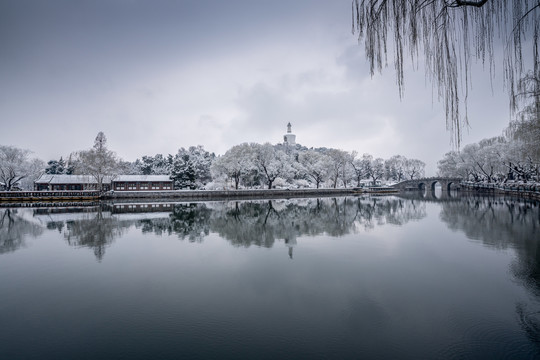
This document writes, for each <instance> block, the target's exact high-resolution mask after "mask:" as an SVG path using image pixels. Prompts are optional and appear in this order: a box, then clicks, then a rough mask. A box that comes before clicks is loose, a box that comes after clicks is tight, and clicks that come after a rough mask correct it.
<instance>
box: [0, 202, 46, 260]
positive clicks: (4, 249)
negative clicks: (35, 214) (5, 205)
mask: <svg viewBox="0 0 540 360" xmlns="http://www.w3.org/2000/svg"><path fill="white" fill-rule="evenodd" d="M24 215H26V213H25V212H24V211H20V210H18V209H1V210H0V254H5V253H10V252H13V251H15V250H17V249H19V248H21V247H23V246H24V244H25V240H26V238H27V237H28V236H31V237H37V236H39V235H41V234H42V233H43V227H42V226H40V224H36V223H34V222H32V218H27V217H25V216H24Z"/></svg>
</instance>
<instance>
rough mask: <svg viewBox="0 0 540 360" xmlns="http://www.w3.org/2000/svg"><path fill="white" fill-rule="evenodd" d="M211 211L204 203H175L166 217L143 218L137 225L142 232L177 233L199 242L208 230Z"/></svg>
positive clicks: (183, 237) (181, 236)
mask: <svg viewBox="0 0 540 360" xmlns="http://www.w3.org/2000/svg"><path fill="white" fill-rule="evenodd" d="M211 213H212V210H211V209H209V208H208V207H207V206H206V205H205V204H176V205H174V207H173V209H172V212H171V213H170V215H169V217H168V218H159V219H143V220H140V221H139V222H138V223H137V226H140V227H141V230H142V232H143V233H148V232H153V233H156V234H158V235H161V234H163V233H166V234H169V235H171V234H177V235H178V237H180V238H181V239H185V238H187V239H189V241H191V242H201V241H202V240H203V239H204V237H205V236H207V235H208V234H209V232H210V224H209V219H210V215H211Z"/></svg>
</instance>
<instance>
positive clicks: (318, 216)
mask: <svg viewBox="0 0 540 360" xmlns="http://www.w3.org/2000/svg"><path fill="white" fill-rule="evenodd" d="M2 214H3V218H2V219H4V220H2V221H3V225H2V227H1V229H2V232H1V235H2V238H1V239H2V246H3V247H2V248H3V249H10V250H9V251H14V250H16V249H17V248H19V247H20V246H22V244H23V243H24V234H23V233H24V232H27V233H35V234H39V233H41V232H42V231H43V229H44V228H46V229H48V230H52V231H58V232H60V233H61V234H63V237H64V239H65V240H66V242H67V243H68V244H69V245H71V246H76V247H85V248H90V249H92V250H93V251H94V254H95V256H96V259H97V260H99V261H101V260H102V259H103V257H104V256H105V251H106V249H107V247H108V246H110V245H111V244H112V243H113V242H114V240H115V238H117V237H119V236H121V235H122V234H124V233H125V232H126V230H127V229H129V228H130V227H134V228H137V229H140V230H141V232H142V233H154V234H156V235H163V234H167V235H175V236H178V238H180V239H182V240H188V241H190V242H202V241H203V240H204V238H205V237H206V236H208V235H209V234H210V233H211V232H213V233H217V234H219V235H220V236H221V237H222V238H224V239H227V240H228V241H229V242H230V243H231V244H232V245H234V246H238V247H249V246H252V245H254V246H261V247H267V248H270V247H272V246H274V244H275V242H276V241H277V240H282V241H283V242H284V243H285V244H286V246H287V247H288V249H289V256H290V257H291V258H292V256H293V248H294V247H295V246H296V242H297V240H296V239H297V237H299V236H303V235H308V236H315V235H321V234H326V235H330V236H343V235H346V234H350V233H356V232H359V231H370V230H372V229H374V228H375V227H377V226H382V225H385V224H393V225H403V224H406V223H407V222H409V221H412V220H419V219H422V218H424V217H425V216H426V204H425V202H424V201H421V200H418V199H402V198H397V197H360V198H322V199H317V198H312V199H295V200H261V201H234V202H207V203H177V204H164V203H155V204H107V205H103V206H101V207H87V208H45V209H33V210H31V209H19V210H9V209H8V210H2ZM17 214H26V215H27V216H26V217H27V218H29V219H31V220H32V221H28V220H24V219H23V217H21V216H18V215H17ZM6 251H7V250H4V251H3V252H6Z"/></svg>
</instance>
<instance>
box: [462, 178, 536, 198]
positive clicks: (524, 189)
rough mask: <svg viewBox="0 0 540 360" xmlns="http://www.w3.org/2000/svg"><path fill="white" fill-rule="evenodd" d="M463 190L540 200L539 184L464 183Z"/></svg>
mask: <svg viewBox="0 0 540 360" xmlns="http://www.w3.org/2000/svg"><path fill="white" fill-rule="evenodd" d="M461 187H462V189H466V190H473V191H478V192H487V193H497V194H506V195H516V196H522V197H528V198H533V199H538V200H540V184H538V183H522V182H518V183H513V182H512V183H477V182H472V181H462V182H461Z"/></svg>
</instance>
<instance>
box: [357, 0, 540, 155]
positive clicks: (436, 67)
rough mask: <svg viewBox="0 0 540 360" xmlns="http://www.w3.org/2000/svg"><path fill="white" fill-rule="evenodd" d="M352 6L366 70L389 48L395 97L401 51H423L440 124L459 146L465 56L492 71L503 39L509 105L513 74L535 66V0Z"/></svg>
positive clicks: (414, 0) (372, 1)
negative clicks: (443, 117) (443, 114)
mask: <svg viewBox="0 0 540 360" xmlns="http://www.w3.org/2000/svg"><path fill="white" fill-rule="evenodd" d="M352 13H353V29H352V31H353V33H355V34H357V35H358V40H359V42H363V43H364V46H365V53H366V58H367V59H368V61H369V64H370V72H371V75H373V74H374V73H375V71H376V70H377V71H379V72H380V71H381V70H382V68H383V66H387V58H388V54H389V53H390V54H391V55H393V57H394V68H395V70H396V81H397V85H398V90H399V95H400V97H402V96H403V91H404V88H405V82H404V66H403V62H404V60H405V54H407V53H408V56H409V57H410V58H411V60H412V61H413V63H415V62H416V61H417V60H419V57H420V56H419V53H420V52H423V57H422V58H421V60H423V61H424V63H425V71H426V76H427V77H428V79H429V80H430V81H432V82H433V83H434V85H435V89H436V91H437V95H438V99H439V100H440V101H442V102H443V104H444V107H445V112H446V126H447V129H448V130H450V131H451V133H452V142H453V143H454V144H456V145H457V146H458V147H459V145H460V141H461V132H462V128H463V126H467V125H468V118H467V97H468V91H469V89H470V86H471V84H470V81H471V80H470V79H471V76H470V71H471V60H472V59H476V60H477V61H480V62H481V63H482V64H483V65H484V66H487V67H488V68H489V71H490V75H491V77H493V76H494V73H495V64H496V62H497V60H498V59H496V56H495V49H494V44H495V45H498V44H500V45H502V47H503V48H504V59H503V60H502V62H503V73H504V80H505V81H504V84H505V87H506V88H507V90H508V95H509V98H510V107H511V110H512V111H513V112H515V111H516V110H517V106H518V105H517V102H516V101H515V100H516V98H517V94H518V93H519V82H520V79H521V78H523V77H524V75H525V74H527V73H528V72H529V71H531V69H533V68H536V67H538V65H537V64H538V60H539V59H538V52H536V51H530V49H533V48H535V49H536V48H537V47H538V39H539V36H538V35H539V25H538V24H539V23H540V0H512V1H509V0H476V1H474V0H470V1H466V0H406V1H404V0H353V1H352ZM495 41H497V43H496V42H495ZM531 45H532V46H531ZM529 56H530V57H529ZM462 108H464V111H463V112H462V111H461V109H462Z"/></svg>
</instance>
